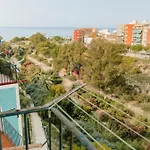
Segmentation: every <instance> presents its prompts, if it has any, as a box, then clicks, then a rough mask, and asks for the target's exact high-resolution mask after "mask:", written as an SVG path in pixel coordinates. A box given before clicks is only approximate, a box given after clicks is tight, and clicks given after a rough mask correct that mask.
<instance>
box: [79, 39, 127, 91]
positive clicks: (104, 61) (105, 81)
mask: <svg viewBox="0 0 150 150" xmlns="http://www.w3.org/2000/svg"><path fill="white" fill-rule="evenodd" d="M89 47H90V48H89V49H88V50H87V51H86V53H85V54H84V55H85V56H84V66H83V67H82V75H83V79H84V80H85V81H86V82H90V83H91V84H92V85H94V86H97V87H99V88H102V89H105V88H107V89H110V87H113V86H123V85H124V84H125V82H126V80H125V77H124V72H123V71H122V70H121V69H120V67H119V65H120V64H121V62H122V59H123V56H122V55H121V54H122V53H124V52H125V46H124V45H120V44H114V43H110V42H108V41H106V40H102V39H98V40H95V41H93V42H92V43H91V45H90V46H89Z"/></svg>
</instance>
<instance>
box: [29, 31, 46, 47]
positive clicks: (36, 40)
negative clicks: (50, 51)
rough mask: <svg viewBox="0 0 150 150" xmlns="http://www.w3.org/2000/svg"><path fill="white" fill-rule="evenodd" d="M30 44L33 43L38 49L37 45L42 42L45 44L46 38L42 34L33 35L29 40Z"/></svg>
mask: <svg viewBox="0 0 150 150" xmlns="http://www.w3.org/2000/svg"><path fill="white" fill-rule="evenodd" d="M29 40H30V42H31V45H32V46H33V47H34V48H36V47H37V45H38V44H39V43H40V42H44V41H46V40H47V39H46V37H45V36H44V35H43V34H41V33H36V34H33V35H32V36H31V37H30V38H29Z"/></svg>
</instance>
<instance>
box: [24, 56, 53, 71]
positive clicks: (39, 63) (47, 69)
mask: <svg viewBox="0 0 150 150" xmlns="http://www.w3.org/2000/svg"><path fill="white" fill-rule="evenodd" d="M27 58H28V59H29V60H30V61H31V62H32V63H34V64H35V65H38V66H39V67H40V68H41V69H42V70H44V71H46V72H47V71H50V70H53V67H49V66H47V65H45V64H44V63H42V62H39V61H37V60H36V59H34V58H32V57H30V56H29V55H28V56H27Z"/></svg>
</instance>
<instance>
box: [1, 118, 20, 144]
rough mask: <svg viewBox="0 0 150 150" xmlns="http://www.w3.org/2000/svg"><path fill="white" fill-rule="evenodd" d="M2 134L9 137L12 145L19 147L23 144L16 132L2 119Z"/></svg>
mask: <svg viewBox="0 0 150 150" xmlns="http://www.w3.org/2000/svg"><path fill="white" fill-rule="evenodd" d="M2 126H3V132H4V133H5V134H6V135H7V136H8V137H9V139H10V140H11V141H12V142H13V144H14V145H16V146H19V145H22V144H23V137H22V136H21V135H20V134H19V133H18V131H17V130H16V129H15V128H14V127H13V126H12V125H11V124H10V123H9V122H8V120H7V119H6V118H3V119H2Z"/></svg>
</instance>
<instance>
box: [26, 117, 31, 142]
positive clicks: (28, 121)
mask: <svg viewBox="0 0 150 150" xmlns="http://www.w3.org/2000/svg"><path fill="white" fill-rule="evenodd" d="M27 123H28V126H27V127H28V135H29V144H31V136H30V120H29V118H27Z"/></svg>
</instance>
